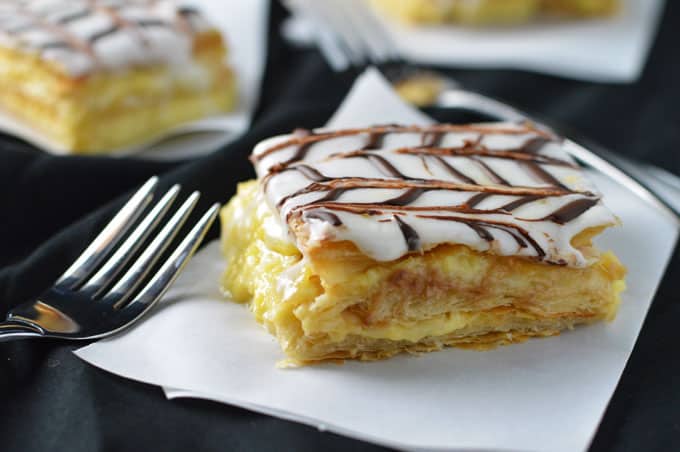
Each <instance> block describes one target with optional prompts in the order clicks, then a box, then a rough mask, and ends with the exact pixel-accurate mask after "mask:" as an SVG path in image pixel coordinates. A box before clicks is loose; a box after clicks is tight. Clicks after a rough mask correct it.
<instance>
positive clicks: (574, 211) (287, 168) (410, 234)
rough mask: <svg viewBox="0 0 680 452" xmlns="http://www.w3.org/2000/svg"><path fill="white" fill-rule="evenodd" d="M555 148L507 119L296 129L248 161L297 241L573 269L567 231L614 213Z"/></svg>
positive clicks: (388, 256)
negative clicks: (461, 248) (298, 225)
mask: <svg viewBox="0 0 680 452" xmlns="http://www.w3.org/2000/svg"><path fill="white" fill-rule="evenodd" d="M565 146H568V144H566V143H564V142H562V141H561V140H560V139H558V138H556V137H554V136H551V135H549V134H548V133H546V132H542V131H538V130H536V129H534V128H532V127H530V126H526V125H517V124H511V123H496V124H479V125H470V126H452V125H435V126H429V127H399V126H384V127H376V128H370V129H356V130H347V131H335V132H332V131H331V132H328V131H315V132H309V131H296V132H295V133H294V134H292V135H286V136H279V137H274V138H271V139H268V140H266V141H263V142H261V143H260V144H258V145H257V146H256V148H255V150H254V152H253V156H252V159H253V161H254V162H255V167H256V170H257V173H258V176H259V178H260V180H261V183H262V187H263V190H264V194H265V199H266V200H267V203H268V204H269V206H270V207H271V208H272V209H274V210H275V211H278V213H279V217H280V219H281V222H282V225H283V226H286V227H287V225H288V224H289V223H290V222H291V221H292V220H293V219H301V220H302V221H303V224H304V227H305V228H307V233H308V234H306V235H308V240H307V241H306V243H304V244H303V245H304V246H306V247H312V246H315V245H318V243H319V241H325V240H340V241H342V240H349V241H351V242H353V243H354V244H356V246H357V247H358V248H359V249H360V250H361V251H362V252H363V253H365V254H366V255H368V256H370V257H371V258H373V259H376V260H378V261H390V260H394V259H398V258H400V257H401V256H404V255H405V254H407V253H411V252H420V251H423V250H427V249H430V248H432V247H434V246H436V245H438V244H442V243H452V244H463V245H467V246H469V247H471V248H472V249H475V250H478V251H484V252H492V253H495V254H499V255H504V256H511V255H516V256H524V257H527V258H533V259H537V260H540V261H543V262H547V263H553V264H560V265H570V266H574V267H583V266H586V265H588V264H589V263H590V261H589V259H588V258H587V257H586V256H584V255H583V254H582V253H581V252H580V251H579V250H577V249H575V248H574V247H573V246H572V245H571V243H570V242H571V240H572V238H573V237H574V236H575V235H576V234H578V233H579V232H581V231H583V230H585V229H587V228H591V227H597V226H607V225H612V224H616V223H617V222H618V220H617V218H616V217H615V216H614V215H613V214H612V213H611V212H610V211H609V210H608V209H607V208H606V207H605V206H604V205H602V203H601V202H600V200H599V196H598V194H597V192H596V189H595V187H594V186H593V185H592V184H591V183H590V182H589V181H588V180H587V179H586V178H585V177H584V175H583V173H582V171H581V170H580V168H579V167H578V166H577V165H576V164H575V163H574V162H573V160H572V159H571V158H570V157H569V156H568V154H567V153H566V152H565ZM293 238H294V239H295V237H293ZM298 245H300V244H299V243H298ZM302 252H303V253H304V252H305V249H304V248H303V249H302Z"/></svg>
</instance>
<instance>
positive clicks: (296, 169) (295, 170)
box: [222, 124, 625, 364]
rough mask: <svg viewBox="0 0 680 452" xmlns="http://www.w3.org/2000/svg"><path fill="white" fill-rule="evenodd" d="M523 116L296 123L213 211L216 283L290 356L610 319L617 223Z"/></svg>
mask: <svg viewBox="0 0 680 452" xmlns="http://www.w3.org/2000/svg"><path fill="white" fill-rule="evenodd" d="M567 145H568V144H565V143H563V142H562V141H561V140H560V139H559V138H558V137H555V136H553V135H551V134H550V133H548V132H545V131H542V130H537V129H535V128H533V127H531V126H530V125H517V124H483V125H469V126H454V125H434V126H430V127H415V126H412V127H411V126H396V125H395V126H381V127H373V128H366V129H352V130H340V131H313V132H312V131H304V130H298V131H296V132H294V133H293V134H291V135H287V136H281V137H275V138H272V139H270V140H267V141H265V142H263V143H261V144H260V145H258V146H257V147H256V148H255V150H254V152H253V156H252V157H251V158H252V160H253V162H254V163H255V166H256V169H257V172H258V176H259V180H258V181H250V182H246V183H243V184H241V185H240V186H239V190H238V193H237V195H236V196H235V197H234V198H233V199H232V200H231V201H230V203H229V204H228V205H227V206H226V207H225V208H224V209H223V211H222V240H223V251H224V255H225V257H226V260H227V270H226V272H225V274H224V278H223V281H222V284H223V288H224V290H225V292H227V293H228V294H229V295H230V296H231V297H232V298H234V299H235V300H237V301H241V302H249V303H250V306H251V308H252V310H253V311H254V313H255V315H256V318H257V319H258V320H259V321H260V322H262V323H263V324H264V325H265V326H266V327H267V328H268V329H269V331H270V332H271V333H272V334H274V335H275V336H276V337H277V339H278V340H279V342H280V344H281V346H282V348H283V350H284V352H285V353H286V355H287V356H288V357H289V358H290V360H291V362H294V363H298V364H300V363H310V362H316V361H321V360H327V359H345V358H356V359H362V360H371V359H380V358H385V357H389V356H392V355H394V354H396V353H399V352H404V351H406V352H423V351H431V350H438V349H441V348H442V347H445V346H467V347H475V348H488V347H492V346H496V345H500V344H507V343H513V342H520V341H523V340H525V339H526V338H528V337H532V336H549V335H555V334H558V333H559V332H560V331H562V330H564V329H570V328H573V327H574V326H576V325H579V324H586V323H592V322H595V321H600V320H611V319H613V318H614V316H615V314H616V311H617V308H618V304H619V300H620V299H619V294H620V292H621V291H622V290H623V289H624V287H625V283H624V276H625V269H624V267H623V266H622V265H621V263H620V262H619V261H618V259H617V258H616V256H615V255H614V254H612V253H611V252H607V253H601V252H599V251H598V250H597V249H596V248H595V247H594V245H593V243H592V238H593V237H594V236H595V235H597V234H599V233H600V232H601V231H602V230H604V229H605V228H607V227H608V226H612V225H615V224H617V223H618V219H617V218H616V217H615V216H614V215H613V214H612V213H611V212H610V211H609V210H608V209H607V208H606V207H605V206H604V205H603V204H602V202H601V200H600V196H599V194H598V193H597V191H596V189H595V187H593V186H592V184H590V183H589V182H588V180H587V179H586V178H585V177H584V176H583V174H582V171H581V170H580V169H579V168H578V167H577V166H576V164H575V163H574V162H573V161H572V160H571V159H570V158H569V157H568V156H567V154H566V153H565V151H564V149H563V146H567Z"/></svg>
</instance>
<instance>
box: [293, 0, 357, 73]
mask: <svg viewBox="0 0 680 452" xmlns="http://www.w3.org/2000/svg"><path fill="white" fill-rule="evenodd" d="M298 1H302V2H303V3H306V4H307V8H308V9H315V10H316V11H317V15H318V16H319V18H320V19H321V20H322V21H323V22H324V24H326V25H328V27H329V30H328V31H327V32H328V33H329V34H330V35H331V36H332V37H333V38H334V39H335V41H336V42H337V45H338V46H339V47H341V48H342V49H343V50H344V54H345V56H346V58H347V59H348V60H349V61H350V62H351V64H352V65H354V66H360V65H362V64H364V63H365V62H366V51H365V49H364V44H363V42H362V40H361V38H360V37H359V36H357V35H356V34H355V33H343V31H344V29H345V26H346V23H345V19H346V18H345V17H342V15H338V14H337V13H338V12H340V11H341V8H337V7H335V6H334V5H333V3H334V2H332V1H331V0H325V1H323V2H319V1H317V0H298ZM341 5H342V6H344V4H343V3H342V2H341Z"/></svg>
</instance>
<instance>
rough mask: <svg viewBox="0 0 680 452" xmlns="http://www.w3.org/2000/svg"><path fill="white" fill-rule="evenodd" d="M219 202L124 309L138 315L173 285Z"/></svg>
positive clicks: (202, 235) (211, 222)
mask: <svg viewBox="0 0 680 452" xmlns="http://www.w3.org/2000/svg"><path fill="white" fill-rule="evenodd" d="M219 209H220V205H219V203H217V204H213V206H212V207H211V208H210V209H209V210H208V211H207V212H206V213H205V214H203V216H202V217H201V219H200V220H199V221H198V223H196V225H195V226H194V227H193V228H192V229H191V231H190V232H189V234H187V236H186V237H185V238H184V240H182V243H180V244H179V245H178V246H177V248H175V251H173V252H172V255H171V256H170V258H169V259H168V260H167V261H166V262H165V263H164V264H163V266H162V267H161V269H160V270H159V271H158V273H156V275H155V276H154V277H153V278H152V279H151V281H149V283H148V284H147V285H146V286H145V287H144V288H143V289H142V290H141V291H140V292H139V294H138V295H137V296H136V297H135V298H134V300H132V301H131V302H130V303H129V304H128V305H127V306H126V307H125V308H124V310H132V311H137V312H136V315H138V314H140V313H142V312H144V311H146V310H147V309H149V308H150V307H151V306H153V305H154V303H156V302H157V301H158V300H159V299H160V298H161V297H162V296H163V294H164V293H165V291H166V290H167V289H168V287H170V286H171V285H172V283H173V282H174V281H175V279H176V278H177V276H179V274H180V273H181V272H182V270H183V269H184V266H185V265H186V263H187V262H188V261H189V259H190V258H191V256H193V254H194V252H196V249H197V248H198V245H200V243H201V241H202V240H203V237H205V234H206V233H207V232H208V230H209V229H210V226H211V225H212V224H213V222H214V221H215V218H216V217H217V213H218V212H219Z"/></svg>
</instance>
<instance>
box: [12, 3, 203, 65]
mask: <svg viewBox="0 0 680 452" xmlns="http://www.w3.org/2000/svg"><path fill="white" fill-rule="evenodd" d="M209 28H210V26H209V25H208V23H207V22H206V21H205V19H204V18H203V16H201V14H200V13H199V12H198V11H196V10H195V9H193V8H189V7H185V6H181V5H178V4H176V3H175V2H174V1H172V0H67V1H64V0H14V1H9V2H0V45H2V46H6V47H10V48H20V49H22V50H24V51H29V52H35V53H38V54H39V55H40V57H41V58H43V59H44V60H47V61H51V62H54V63H56V64H58V65H59V66H60V67H61V69H62V70H63V71H64V72H65V73H66V74H68V75H70V76H74V77H76V76H82V75H86V74H89V73H92V72H96V71H112V70H120V69H125V68H128V67H131V66H145V65H147V66H148V65H154V64H168V65H174V66H182V65H184V64H186V63H187V62H190V61H191V55H192V45H193V39H194V35H195V33H196V32H199V31H204V30H206V29H209Z"/></svg>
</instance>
